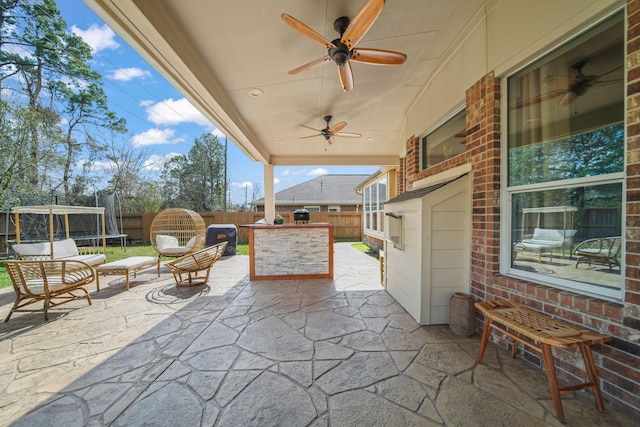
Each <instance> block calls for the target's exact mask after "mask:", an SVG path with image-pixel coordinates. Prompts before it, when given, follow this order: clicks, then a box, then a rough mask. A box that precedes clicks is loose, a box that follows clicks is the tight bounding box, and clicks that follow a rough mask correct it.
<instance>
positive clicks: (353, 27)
mask: <svg viewBox="0 0 640 427" xmlns="http://www.w3.org/2000/svg"><path fill="white" fill-rule="evenodd" d="M384 1H385V0H367V1H366V2H365V3H364V4H363V5H362V7H361V8H360V10H359V11H358V13H356V15H355V16H354V17H353V19H352V20H351V22H350V23H349V26H348V27H347V29H346V30H344V33H343V34H342V37H341V38H340V41H341V42H342V43H344V44H345V45H346V46H347V48H349V50H351V49H353V48H354V46H355V45H357V44H358V42H359V41H360V40H361V39H362V37H364V35H365V34H366V33H367V31H369V28H371V25H373V23H374V22H375V20H376V18H377V17H378V15H380V12H382V8H383V7H384Z"/></svg>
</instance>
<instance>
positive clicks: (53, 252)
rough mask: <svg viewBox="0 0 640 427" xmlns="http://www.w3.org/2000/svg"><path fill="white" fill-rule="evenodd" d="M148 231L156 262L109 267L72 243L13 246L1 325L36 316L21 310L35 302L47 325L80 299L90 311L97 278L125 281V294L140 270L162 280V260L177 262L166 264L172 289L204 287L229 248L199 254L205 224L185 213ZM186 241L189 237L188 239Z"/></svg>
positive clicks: (139, 259)
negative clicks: (55, 311) (9, 300)
mask: <svg viewBox="0 0 640 427" xmlns="http://www.w3.org/2000/svg"><path fill="white" fill-rule="evenodd" d="M194 214H195V215H196V216H197V217H195V216H194ZM198 218H199V221H198ZM156 220H157V221H156ZM151 230H152V232H151V236H152V242H154V243H155V244H154V248H156V250H157V252H158V256H157V257H151V256H134V257H128V258H124V259H121V260H117V261H112V262H108V263H106V262H105V261H106V257H105V255H104V253H99V251H97V249H99V248H91V250H92V252H93V253H85V252H83V251H82V250H81V249H79V248H78V247H77V246H76V243H75V241H74V240H73V239H71V238H67V239H65V240H61V241H51V242H45V243H16V244H14V245H13V246H12V248H13V250H14V251H15V253H16V255H17V258H18V259H17V260H11V261H5V267H6V269H7V272H8V273H9V276H10V278H11V281H12V283H13V289H14V291H15V294H16V300H15V302H14V304H13V307H12V308H11V310H10V312H9V314H8V315H7V317H6V319H5V322H7V321H8V320H9V318H11V315H12V314H13V313H14V312H18V311H20V312H24V311H27V312H32V311H39V310H31V309H25V308H24V307H26V306H28V305H31V304H34V303H37V302H39V301H42V302H43V304H44V319H45V321H47V320H48V311H49V308H50V307H56V306H58V305H61V304H64V303H67V302H71V301H75V300H78V299H86V300H87V302H88V303H89V305H91V297H90V296H89V293H88V291H87V290H86V289H85V286H86V285H89V284H91V283H93V282H94V281H95V283H96V291H97V292H99V291H100V276H113V275H121V276H125V288H126V290H127V291H128V290H129V277H130V276H131V275H133V277H134V278H135V277H136V275H137V273H138V272H140V271H142V270H146V269H148V268H151V267H156V268H157V272H158V277H160V259H161V257H162V256H167V257H173V258H176V259H174V260H173V261H170V262H168V263H166V266H167V267H168V268H169V269H170V270H171V272H172V273H173V277H174V279H175V281H176V286H193V285H199V284H204V283H206V282H207V281H208V280H209V274H210V271H211V268H212V267H213V264H215V262H216V261H217V260H218V259H220V257H222V255H223V254H224V252H225V249H226V247H227V242H221V243H218V244H215V245H212V246H209V247H206V248H203V246H204V234H205V228H204V221H202V218H201V217H200V216H199V215H198V214H197V213H195V212H193V211H190V210H188V209H168V210H166V211H162V212H160V213H159V214H158V215H157V216H156V219H154V222H153V223H152V226H151ZM189 235H190V236H191V237H187V236H189ZM181 243H183V244H182V245H181ZM203 274H204V276H203Z"/></svg>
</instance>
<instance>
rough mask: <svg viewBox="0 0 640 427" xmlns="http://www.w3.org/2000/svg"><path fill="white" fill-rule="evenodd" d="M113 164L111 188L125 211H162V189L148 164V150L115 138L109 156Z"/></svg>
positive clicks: (109, 189) (110, 163)
mask: <svg viewBox="0 0 640 427" xmlns="http://www.w3.org/2000/svg"><path fill="white" fill-rule="evenodd" d="M106 158H107V160H108V164H109V167H108V168H107V170H106V171H105V173H106V176H105V178H106V179H107V180H108V181H109V187H108V189H107V191H109V192H117V193H118V195H119V198H120V202H121V203H122V209H123V210H124V211H125V212H131V213H142V212H157V211H159V210H160V203H161V198H160V188H159V185H158V183H157V182H156V181H155V179H154V178H153V176H152V174H153V173H154V171H153V170H152V169H151V168H149V167H148V166H147V165H146V159H147V158H148V153H147V152H146V151H145V150H142V151H139V150H136V149H134V148H133V147H131V145H130V144H127V143H125V142H121V143H120V141H119V140H118V141H113V142H112V143H111V144H110V146H109V148H108V153H107V155H106Z"/></svg>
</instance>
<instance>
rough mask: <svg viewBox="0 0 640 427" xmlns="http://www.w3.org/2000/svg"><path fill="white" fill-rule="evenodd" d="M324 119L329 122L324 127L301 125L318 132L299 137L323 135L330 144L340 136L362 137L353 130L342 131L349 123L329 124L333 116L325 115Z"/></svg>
mask: <svg viewBox="0 0 640 427" xmlns="http://www.w3.org/2000/svg"><path fill="white" fill-rule="evenodd" d="M324 121H325V122H327V126H326V127H325V128H324V129H314V128H312V127H309V126H305V125H300V126H302V127H303V128H307V129H311V130H313V131H316V132H318V133H317V134H315V135H309V136H303V137H301V138H299V139H305V138H315V137H316V136H323V137H324V139H325V140H326V141H327V142H328V143H329V144H333V143H334V142H335V140H334V139H333V138H334V137H336V136H337V137H340V138H360V136H361V135H360V134H359V133H351V132H340V131H341V130H342V129H344V128H345V127H347V124H346V123H345V122H340V123H337V124H335V125H333V126H329V122H330V121H331V116H324Z"/></svg>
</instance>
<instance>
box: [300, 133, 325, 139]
mask: <svg viewBox="0 0 640 427" xmlns="http://www.w3.org/2000/svg"><path fill="white" fill-rule="evenodd" d="M318 136H322V134H321V133H319V134H317V135H309V136H301V137H300V138H298V139H307V138H315V137H318Z"/></svg>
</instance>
